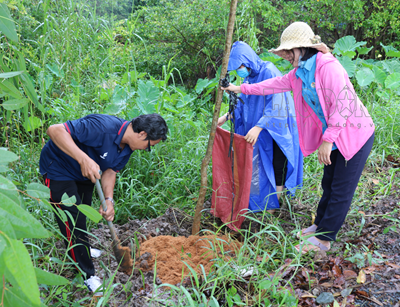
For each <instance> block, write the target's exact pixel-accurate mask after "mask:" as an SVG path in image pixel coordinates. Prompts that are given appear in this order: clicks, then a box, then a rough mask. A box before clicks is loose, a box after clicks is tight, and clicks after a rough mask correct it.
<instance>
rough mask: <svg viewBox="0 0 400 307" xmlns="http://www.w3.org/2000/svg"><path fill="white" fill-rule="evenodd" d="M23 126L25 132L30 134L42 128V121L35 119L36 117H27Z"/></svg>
mask: <svg viewBox="0 0 400 307" xmlns="http://www.w3.org/2000/svg"><path fill="white" fill-rule="evenodd" d="M23 126H24V128H25V130H26V131H27V132H30V131H32V130H36V129H37V128H39V127H42V126H43V123H42V120H41V119H40V118H37V117H36V116H33V115H31V116H29V118H28V121H26V122H24V123H23Z"/></svg>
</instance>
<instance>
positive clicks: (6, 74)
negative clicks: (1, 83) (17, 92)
mask: <svg viewBox="0 0 400 307" xmlns="http://www.w3.org/2000/svg"><path fill="white" fill-rule="evenodd" d="M0 6H1V5H0ZM0 23H1V22H0ZM23 73H24V71H11V72H4V73H1V74H0V78H3V79H8V78H12V77H15V76H18V75H20V74H23Z"/></svg>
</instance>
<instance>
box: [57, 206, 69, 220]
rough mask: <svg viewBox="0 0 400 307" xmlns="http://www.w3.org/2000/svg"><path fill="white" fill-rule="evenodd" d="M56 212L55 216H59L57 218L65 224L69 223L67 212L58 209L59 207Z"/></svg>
mask: <svg viewBox="0 0 400 307" xmlns="http://www.w3.org/2000/svg"><path fill="white" fill-rule="evenodd" d="M56 209H57V210H56V212H55V214H57V216H58V217H59V218H60V219H61V220H62V221H63V222H64V223H65V222H67V221H68V219H67V215H66V214H65V212H64V211H63V210H62V209H60V208H58V207H56Z"/></svg>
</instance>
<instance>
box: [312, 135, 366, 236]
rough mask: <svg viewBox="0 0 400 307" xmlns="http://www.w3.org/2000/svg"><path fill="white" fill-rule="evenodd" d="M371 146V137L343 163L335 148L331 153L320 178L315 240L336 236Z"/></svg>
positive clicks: (348, 207)
mask: <svg viewBox="0 0 400 307" xmlns="http://www.w3.org/2000/svg"><path fill="white" fill-rule="evenodd" d="M373 143H374V134H373V135H372V136H371V137H370V138H369V139H368V141H367V142H366V143H365V145H364V146H363V147H361V149H360V150H359V151H358V152H357V153H356V154H355V155H354V157H353V158H351V159H350V160H349V161H347V162H346V160H345V158H344V157H343V156H342V154H341V153H340V152H339V150H338V149H336V150H333V151H332V153H331V162H332V164H331V165H328V166H325V167H324V176H323V178H322V189H323V190H324V193H323V194H322V198H321V200H320V201H319V204H318V209H317V217H316V218H315V222H314V224H315V225H317V226H318V229H317V232H324V234H321V235H318V236H316V237H317V238H318V239H320V240H326V241H335V240H336V235H337V233H338V232H339V230H340V227H342V225H343V223H344V220H345V218H346V215H347V212H348V211H349V209H350V205H351V201H352V199H353V195H354V192H355V190H356V188H357V185H358V181H359V180H360V176H361V173H362V170H363V168H364V165H365V163H366V162H367V158H368V155H369V153H370V152H371V149H372V144H373Z"/></svg>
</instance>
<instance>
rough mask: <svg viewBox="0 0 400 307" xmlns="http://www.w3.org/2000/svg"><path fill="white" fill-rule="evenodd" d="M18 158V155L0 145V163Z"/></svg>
mask: <svg viewBox="0 0 400 307" xmlns="http://www.w3.org/2000/svg"><path fill="white" fill-rule="evenodd" d="M16 160H18V156H17V155H16V154H15V153H13V152H11V151H8V150H7V148H4V147H0V163H10V162H14V161H16Z"/></svg>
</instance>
